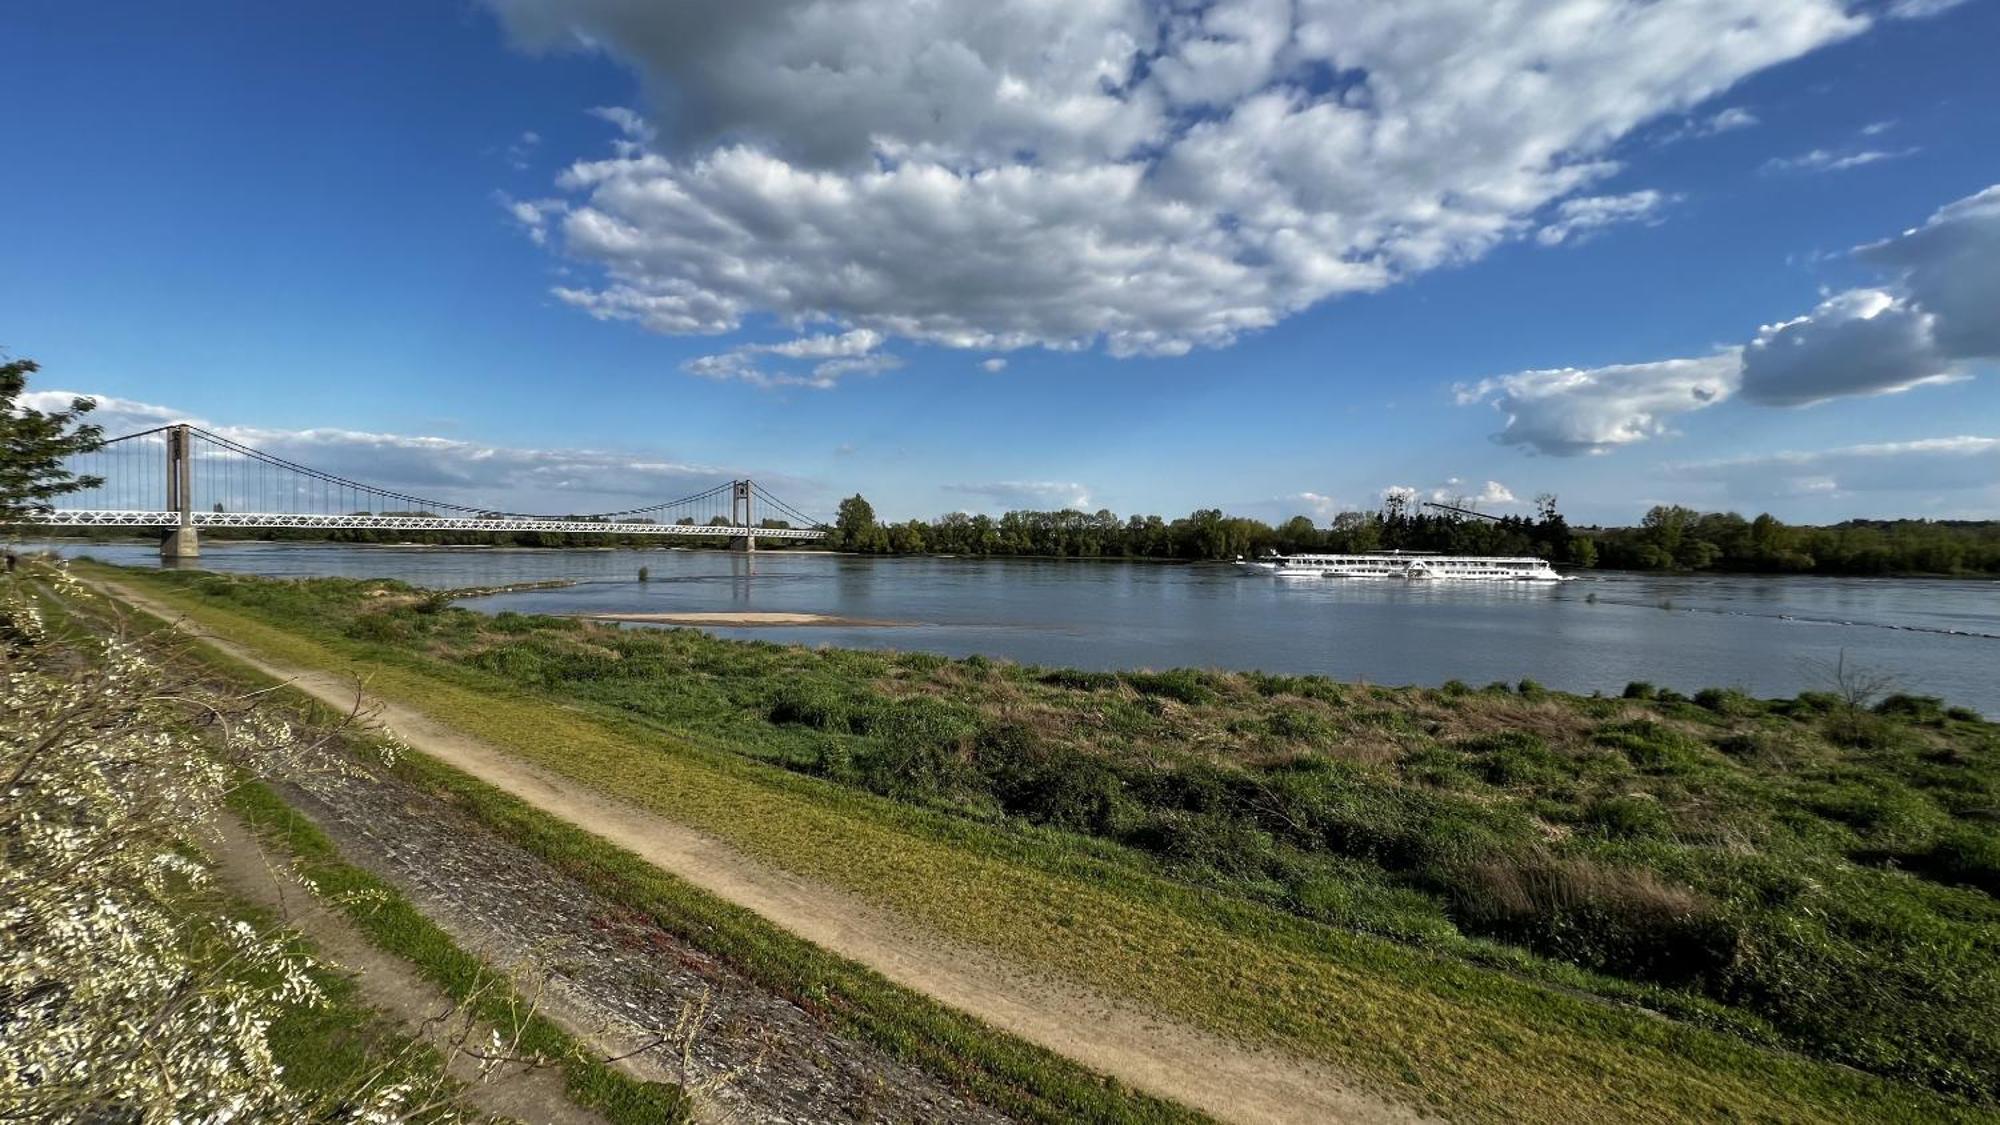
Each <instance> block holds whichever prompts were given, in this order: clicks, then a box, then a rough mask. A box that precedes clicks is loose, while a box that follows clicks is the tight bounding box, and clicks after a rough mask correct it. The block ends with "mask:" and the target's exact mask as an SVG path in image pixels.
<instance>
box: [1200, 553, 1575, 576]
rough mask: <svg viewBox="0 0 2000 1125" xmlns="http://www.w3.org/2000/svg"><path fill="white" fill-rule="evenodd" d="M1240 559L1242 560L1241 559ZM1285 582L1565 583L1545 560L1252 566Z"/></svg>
mask: <svg viewBox="0 0 2000 1125" xmlns="http://www.w3.org/2000/svg"><path fill="white" fill-rule="evenodd" d="M1239 561H1240V560H1239ZM1248 565H1252V566H1256V567H1259V568H1262V569H1265V570H1269V571H1271V572H1272V573H1273V574H1275V575H1277V576H1279V577H1281V578H1358V579H1378V580H1388V579H1395V580H1399V581H1404V582H1567V581H1569V579H1568V578H1567V577H1565V576H1564V575H1561V574H1557V573H1556V572H1555V568H1554V567H1551V566H1550V565H1549V564H1548V562H1547V561H1546V560H1544V559H1537V558H1528V557H1519V558H1508V557H1503V556H1487V555H1434V554H1427V553H1422V552H1406V551H1371V552H1368V553H1367V554H1360V555H1272V556H1270V557H1269V558H1265V559H1260V560H1258V561H1257V562H1256V563H1252V564H1248Z"/></svg>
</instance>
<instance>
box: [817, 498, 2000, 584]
mask: <svg viewBox="0 0 2000 1125" xmlns="http://www.w3.org/2000/svg"><path fill="white" fill-rule="evenodd" d="M825 545H826V546H828V547H830V548H832V549H834V550H840V551H852V552H858V553H862V554H886V555H910V554H952V555H972V556H988V555H1022V556H1039V557H1047V558H1085V559H1088V558H1114V559H1116V558H1127V559H1178V560H1185V561H1201V560H1227V559H1234V558H1237V557H1239V556H1241V557H1245V558H1254V557H1257V556H1259V555H1265V554H1269V553H1271V552H1277V553H1279V554H1304V553H1314V552H1323V553H1341V554H1346V553H1360V552H1365V551H1387V550H1405V551H1436V552H1440V553H1444V554H1455V555H1534V556H1538V557H1540V558H1545V559H1548V560H1549V561H1550V562H1553V563H1557V564H1561V565H1566V566H1572V567H1610V568H1619V569H1630V570H1680V571H1739V572H1756V573H1783V574H1850V575H1879V574H1947V575H1968V574H1996V575H2000V521H1952V520H1935V521H1933V520H1850V521H1847V522H1845V523H1840V524H1835V525H1832V526H1827V527H1809V526H1791V525H1788V524H1785V523H1782V522H1780V521H1779V520H1778V519H1777V518H1776V517H1774V516H1771V515H1768V514H1767V515H1760V516H1758V517H1756V518H1755V519H1745V518H1744V517H1743V516H1741V515H1738V514H1736V513H1734V512H1708V513H1703V512H1697V511H1695V510H1693V509H1691V508H1683V507H1675V506H1660V507H1656V508H1653V509H1652V510H1651V511H1649V512H1647V513H1646V515H1645V517H1644V518H1643V519H1642V520H1641V521H1640V522H1639V524H1638V525H1637V526H1635V527H1580V528H1572V527H1571V526H1570V525H1569V523H1568V521H1567V520H1565V519H1564V518H1563V515H1562V513H1561V512H1560V511H1558V510H1557V508H1556V498H1555V497H1553V496H1547V495H1544V496H1541V497H1538V498H1537V499H1536V503H1535V512H1534V514H1533V515H1510V516H1502V517H1498V518H1489V517H1482V516H1467V515H1463V514H1459V513H1455V512H1449V511H1439V512H1435V513H1434V512H1431V511H1426V510H1424V509H1423V508H1421V507H1413V506H1412V505H1411V504H1410V503H1409V501H1408V500H1407V499H1405V498H1403V497H1400V496H1392V497H1390V498H1389V499H1388V500H1387V501H1385V502H1384V504H1383V506H1382V507H1381V508H1380V509H1378V510H1375V511H1369V512H1342V513H1340V514H1339V515H1337V516H1335V517H1334V518H1333V519H1332V521H1331V522H1329V523H1328V524H1326V525H1324V526H1322V525H1320V524H1318V523H1315V522H1314V521H1313V520H1312V519H1310V518H1309V517H1307V516H1303V515H1299V516H1293V517H1292V518H1291V519H1288V520H1286V521H1284V522H1282V523H1279V524H1276V525H1272V524H1268V523H1265V522H1264V521H1262V520H1256V519H1250V518H1247V517H1244V516H1231V515H1225V514H1224V513H1223V512H1222V510H1221V509H1219V508H1202V509H1198V510H1196V511H1194V512H1192V513H1190V514H1189V515H1187V516H1184V517H1182V518H1179V519H1174V520H1167V519H1164V518H1162V517H1160V516H1155V515H1147V516H1141V515H1133V516H1129V517H1125V518H1123V519H1121V518H1119V516H1118V515H1116V514H1115V513H1113V512H1111V511H1110V510H1108V509H1106V510H1100V511H1097V512H1095V513H1088V512H1081V511H1076V510H1074V509H1068V510H1062V511H1029V510H1022V511H1011V512H1007V513H1006V514H1004V515H1001V516H997V517H995V516H988V515H974V514H970V513H966V512H950V513H947V514H945V515H942V516H938V517H936V518H935V519H931V520H915V519H913V520H905V521H903V522H901V523H883V522H881V521H880V520H878V519H877V518H876V516H875V509H874V507H873V506H872V505H870V504H869V503H868V501H867V500H866V499H865V498H863V497H861V496H859V495H856V496H851V497H849V498H847V499H846V500H843V501H841V503H840V508H839V514H838V515H837V516H836V518H835V520H834V524H833V527H832V529H831V531H830V534H829V537H828V539H827V541H826V544H825Z"/></svg>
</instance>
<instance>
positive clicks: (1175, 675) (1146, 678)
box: [1125, 668, 1215, 706]
mask: <svg viewBox="0 0 2000 1125" xmlns="http://www.w3.org/2000/svg"><path fill="white" fill-rule="evenodd" d="M1209 679H1210V677H1209V676H1208V674H1207V673H1204V672H1197V671H1195V670H1194V669H1192V668H1175V669H1173V670H1172V671H1168V672H1127V673H1126V674H1125V682H1126V683H1128V684H1130V685H1131V686H1132V690H1133V691H1136V692H1138V693H1139V694H1141V695H1153V696H1159V697H1161V698H1163V699H1171V700H1174V701H1175V702H1178V703H1186V704H1188V705H1190V706H1194V705H1197V704H1202V703H1209V702H1212V701H1213V700H1214V699H1215V689H1214V688H1213V687H1212V686H1210V684H1209Z"/></svg>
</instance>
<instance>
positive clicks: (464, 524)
mask: <svg viewBox="0 0 2000 1125" xmlns="http://www.w3.org/2000/svg"><path fill="white" fill-rule="evenodd" d="M189 521H190V522H191V523H192V524H193V525H194V526H195V527H271V528H279V527H292V528H301V529H306V530H317V531H375V530H379V531H494V532H509V531H555V532H563V533H566V534H577V535H679V536H703V537H708V538H724V537H728V538H733V537H738V536H742V535H746V534H747V535H754V536H756V537H757V538H759V539H824V538H825V537H826V532H825V531H824V530H823V529H820V528H816V527H743V526H740V525H735V524H730V525H726V526H717V525H714V524H685V523H614V522H610V521H606V520H564V519H543V518H538V517H533V516H494V517H492V518H477V517H453V516H377V515H366V514H363V515H347V516H320V515H295V514H289V513H282V512H194V513H191V514H190V516H189ZM22 522H23V523H30V524H39V525H42V526H47V527H151V528H160V529H162V530H166V529H170V528H175V527H179V526H180V523H181V517H180V513H179V512H167V511H135V510H129V509H107V508H79V509H70V510H59V511H54V512H45V513H42V514H39V515H33V516H28V517H26V518H25V519H24V520H23V521H22Z"/></svg>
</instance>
